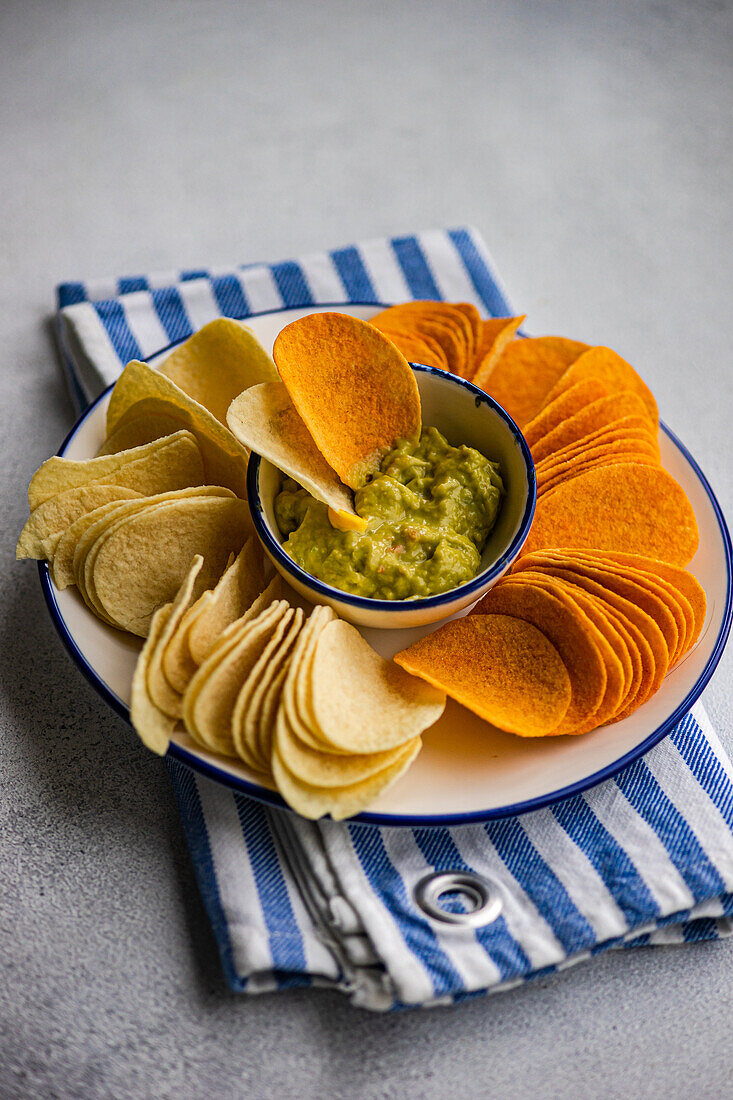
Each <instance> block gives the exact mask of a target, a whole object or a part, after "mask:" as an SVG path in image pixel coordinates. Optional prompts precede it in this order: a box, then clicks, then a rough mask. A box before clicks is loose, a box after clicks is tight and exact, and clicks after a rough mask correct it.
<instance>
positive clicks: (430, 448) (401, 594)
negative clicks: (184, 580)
mask: <svg viewBox="0 0 733 1100" xmlns="http://www.w3.org/2000/svg"><path fill="white" fill-rule="evenodd" d="M503 495H504V485H503V482H502V479H501V474H500V472H499V466H498V463H496V462H491V461H489V459H488V458H486V457H485V456H484V455H482V454H481V453H480V452H479V451H477V450H475V449H474V448H473V447H466V446H460V447H452V446H451V445H450V444H449V443H448V441H447V440H446V439H445V437H444V436H442V435H441V434H440V432H439V431H438V430H437V429H436V428H423V430H422V433H421V435H420V440H419V442H417V443H415V442H414V441H410V440H406V441H403V442H400V443H398V444H397V446H395V447H394V448H393V450H391V451H390V452H389V453H388V454H387V455H386V456H385V457H384V459H383V460H382V463H381V466H380V471H379V473H377V474H375V476H374V477H373V478H372V479H371V481H369V482H368V483H367V484H366V485H365V486H363V488H361V489H358V490H357V491H356V492H355V494H354V506H355V510H356V512H357V513H358V515H360V516H362V517H363V518H364V519H366V520H368V525H367V529H366V530H365V531H363V532H360V531H342V530H337V529H336V528H335V527H333V526H332V524H331V522H330V520H329V518H328V508H327V507H326V505H325V504H322V503H321V502H320V501H317V500H315V499H314V498H313V497H312V496H311V495H310V494H309V493H307V492H306V491H305V489H302V488H300V487H299V486H298V485H297V483H296V482H295V481H293V480H292V479H290V478H287V479H285V480H284V482H283V486H282V489H281V490H280V492H279V493H278V495H277V497H276V499H275V518H276V521H277V525H278V527H279V529H280V533H281V535H282V536H283V538H284V540H285V541H284V544H283V549H285V550H286V551H287V553H288V554H289V555H290V557H291V558H292V559H293V560H294V561H295V562H296V563H297V564H298V565H300V566H301V568H303V569H305V570H306V572H307V573H310V574H311V576H313V577H316V578H318V579H319V580H321V581H324V582H325V583H326V584H330V585H332V586H333V587H334V588H340V589H341V590H342V591H344V592H350V593H352V594H353V595H357V596H364V597H367V598H370V599H377V600H409V599H420V598H423V597H425V596H434V595H437V594H438V593H439V592H447V591H449V589H451V588H456V587H457V586H458V585H461V584H464V583H465V582H466V581H469V580H471V578H472V577H475V576H476V574H477V573H478V572H479V570H480V567H481V554H482V552H483V549H484V547H485V545H486V542H487V540H488V537H489V534H490V532H491V530H492V528H493V526H494V524H495V522H496V517H497V515H498V512H499V507H500V505H501V501H502V497H503Z"/></svg>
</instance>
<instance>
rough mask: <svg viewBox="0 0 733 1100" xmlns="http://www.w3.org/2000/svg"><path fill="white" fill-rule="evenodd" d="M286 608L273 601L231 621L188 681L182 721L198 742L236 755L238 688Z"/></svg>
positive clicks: (280, 601) (282, 602) (213, 749)
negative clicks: (247, 618)
mask: <svg viewBox="0 0 733 1100" xmlns="http://www.w3.org/2000/svg"><path fill="white" fill-rule="evenodd" d="M288 610H289V604H288V603H287V601H285V600H277V601H275V602H274V603H272V604H270V606H269V607H266V608H265V610H264V611H262V612H261V613H260V614H259V615H258V616H257V617H256V618H254V619H251V620H250V621H248V622H246V623H241V622H240V623H237V624H233V625H232V626H231V627H230V628H229V631H230V632H231V633H229V632H227V633H225V635H224V636H223V637H222V639H221V641H220V642H219V643H218V644H217V645H216V646H215V647H214V649H213V650H212V651H211V653H210V654H209V656H208V657H207V658H206V660H205V661H204V663H203V664H202V665H201V667H200V668H199V670H198V672H197V673H196V675H195V676H194V677H193V679H192V680H191V683H190V684H189V686H188V689H187V691H186V694H185V696H184V699H183V721H184V723H185V726H186V729H187V730H188V732H189V733H190V735H191V737H193V738H194V739H195V740H196V741H198V742H199V744H201V745H203V746H204V747H205V748H207V749H210V750H211V751H213V752H219V753H222V754H223V755H224V756H236V755H237V753H236V749H235V747H234V741H233V738H232V714H233V711H234V705H235V703H236V700H237V695H238V694H239V690H240V688H241V686H242V684H243V683H244V681H245V680H246V678H247V676H248V675H249V673H250V672H251V671H252V669H253V668H254V666H255V664H256V663H257V660H258V659H259V657H260V654H261V653H262V652H263V651H264V649H265V647H266V645H267V643H268V641H269V640H270V638H271V637H272V635H273V633H274V632H275V630H276V628H277V624H278V622H279V621H280V619H281V618H282V617H283V616H284V615H285V613H286V612H287V611H288Z"/></svg>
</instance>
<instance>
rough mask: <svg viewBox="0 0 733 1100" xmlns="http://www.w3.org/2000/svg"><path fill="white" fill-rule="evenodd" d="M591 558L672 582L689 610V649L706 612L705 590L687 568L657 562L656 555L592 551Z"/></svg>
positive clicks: (694, 640)
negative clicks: (690, 624) (652, 556)
mask: <svg viewBox="0 0 733 1100" xmlns="http://www.w3.org/2000/svg"><path fill="white" fill-rule="evenodd" d="M593 557H594V559H596V560H598V561H610V562H613V563H614V564H615V565H620V566H622V567H627V568H629V569H636V570H641V571H642V572H645V573H649V574H651V575H652V576H654V577H658V578H660V579H661V580H663V581H666V582H667V583H668V584H671V585H673V587H674V588H676V589H677V591H678V592H679V593H680V595H681V596H683V597H684V598H685V600H686V601H687V603H688V604H689V606H690V609H691V611H692V616H693V626H692V630H691V631H690V634H689V637H688V639H687V646H686V649H687V650H689V649H691V648H692V646H693V645H694V644H695V642H696V641H697V639H698V638H699V637H700V632H701V630H702V628H703V624H704V622H705V615H706V612H707V600H706V597H705V589H704V588H703V587H702V585H701V584H700V582H699V580H698V579H697V577H695V576H694V575H693V574H692V573H690V572H689V571H688V570H687V569H680V568H679V567H678V566H676V565H670V564H669V563H668V562H663V561H659V560H658V559H656V558H650V557H646V556H644V555H641V554H627V553H623V552H621V551H616V552H615V553H614V552H610V551H607V550H594V551H593Z"/></svg>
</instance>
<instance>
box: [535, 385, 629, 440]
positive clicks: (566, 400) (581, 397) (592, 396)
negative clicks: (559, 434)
mask: <svg viewBox="0 0 733 1100" xmlns="http://www.w3.org/2000/svg"><path fill="white" fill-rule="evenodd" d="M608 392H609V391H608V389H607V387H606V386H604V385H603V383H602V382H599V381H598V379H597V378H586V379H584V380H583V381H582V382H576V383H575V385H574V386H571V387H570V388H569V389H567V390H564V391H563V393H561V394H559V395H558V396H557V397H556V398H555V400H554V401H551V402H550V404H549V405H545V407H544V408H543V409H542V410H541V411H540V412H538V413H537V415H536V416H535V417H533V418H532V419H531V420H530V421H529V423H527V424H525V426H524V428H523V429H522V434H523V435H524V438H525V439H526V440H527V443H528V444H529V446H530V449H531V448H532V447H534V445H535V444H536V443H537V442H538V440H540V439H542V437H543V436H545V435H547V434H548V433H549V432H551V431H553V430H554V429H555V428H557V427H558V425H559V424H562V423H563V422H564V421H565V420H568V419H569V418H570V417H571V416H574V415H575V413H577V412H580V410H581V409H584V408H585V406H586V405H590V404H591V402H593V401H597V400H598V398H599V397H606V395H607V394H608Z"/></svg>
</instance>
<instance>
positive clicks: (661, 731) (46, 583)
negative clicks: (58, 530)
mask: <svg viewBox="0 0 733 1100" xmlns="http://www.w3.org/2000/svg"><path fill="white" fill-rule="evenodd" d="M319 304H320V303H319ZM382 304H383V303H381V302H349V303H344V302H339V303H331V306H332V308H340V309H343V308H344V307H345V306H347V307H348V306H349V305H368V306H380V305H382ZM293 308H298V307H293ZM264 312H265V313H287V312H291V311H290V310H283V309H277V310H266V311H264ZM250 316H260V314H251V315H250ZM239 319H240V320H242V321H247V320H248V318H247V317H242V318H239ZM178 343H182V341H180V340H178V341H174V342H173V343H172V344H170V345H168V346H167V347H165V348H161V349H160V351H158V352H156V353H155V355H154V356H152V355H151V356H150V358H151V359H152V358H156V357H157V356H158V355H161V354H162V353H163V352H164V351H167V350H168V347H174V346H175V345H176V344H178ZM113 385H114V383H113V384H112V385H110V386H108V387H107V389H106V390H104V392H103V393H101V394H100V395H99V397H97V398H96V399H95V400H94V401H93V402H92V404H91V405H89V406H88V407H87V408H86V409H85V410H84V412H83V413H82V414H81V415H80V416H79V418H78V420H77V421H76V423H75V424H74V426H73V427H72V428H71V430H70V431H69V433H68V435H67V436H66V438H65V439H64V441H63V443H62V444H61V446H60V447H59V450H58V452H57V453H58V454H59V455H63V454H64V452H65V450H66V448H67V447H68V446H69V444H70V443H71V441H72V439H73V438H74V436H75V435H76V433H77V432H78V431H79V429H80V428H81V426H82V424H83V423H84V421H85V420H86V419H87V417H88V416H90V415H91V414H92V412H93V411H94V410H95V409H96V407H97V406H98V405H99V403H100V402H101V401H103V400H104V398H105V397H106V396H107V394H108V393H109V392H110V390H111V389H112V388H113ZM659 426H660V428H661V429H662V431H663V432H664V433H665V435H666V436H667V437H668V438H669V439H670V440H671V442H672V443H673V444H674V445H675V446H676V447H677V449H678V450H679V451H680V453H681V454H682V456H683V457H684V458H685V459H686V461H687V462H688V463H689V465H690V467H691V468H692V470H693V471H694V473H695V475H696V476H697V478H698V481H699V482H700V484H701V485H702V487H703V489H704V490H705V493H706V495H707V497H708V499H709V501H710V505H711V507H712V509H713V512H714V514H715V518H716V520H717V521H718V528H719V530H720V537H721V539H722V542H723V550H724V553H725V566H726V581H727V583H726V598H725V608H724V611H723V617H722V621H721V624H720V630H719V631H718V637H717V638H716V641H715V646H714V647H713V651H712V653H711V654H710V657H709V658H708V661H707V663H706V665H705V668H704V669H703V670H702V672H701V673H700V676H699V677H698V679H697V680H696V682H695V684H694V685H693V687H692V688H691V689H690V691H689V692H688V693H687V695H686V696H685V698H684V699H683V700H682V702H681V703H680V704H679V706H677V707H676V708H675V709H674V711H673V712H672V713H671V714H670V715H669V716H668V717H667V718H666V719H665V720H664V722H662V724H661V725H660V726H657V728H656V729H655V730H652V732H651V733H650V734H648V735H647V737H645V738H644V740H643V741H640V742H639V744H638V745H636V746H635V747H634V748H633V749H631V750H630V751H629V752H627V753H625V754H624V755H623V756H621V757H619V758H618V759H616V760H614V761H612V763H610V764H607V765H606V767H605V768H601V769H600V770H599V771H597V772H593V773H592V774H591V775H588V776H585V777H584V778H583V779H579V780H577V781H576V782H575V783H570V784H568V786H566V787H558V789H557V790H555V791H549V792H548V793H547V794H543V795H538V796H537V797H536V798H530V799H526V800H525V801H523V802H515V803H511V804H509V805H507V806H495V807H493V808H492V809H487V810H474V811H472V812H471V813H465V814H436V815H432V816H431V815H425V814H370V813H362V814H357V816H356V817H352V818H350V819H349V821H351V822H354V823H356V824H360V825H386V826H390V825H394V826H407V827H410V826H412V827H426V828H429V827H435V828H439V827H440V826H453V825H471V824H479V823H481V822H483V821H497V820H499V819H501V818H504V817H515V816H517V815H518V814H525V813H530V812H531V811H532V810H541V809H544V808H545V807H546V806H551V805H553V804H554V803H556V802H562V801H564V800H565V799H567V798H572V797H573V796H574V795H576V794H582V792H583V791H587V790H589V789H590V788H591V787H595V786H597V785H598V784H599V783H602V782H603V781H604V780H606V779H611V778H612V777H613V776H614V775H616V774H618V772H620V771H621V770H622V769H623V768H626V767H628V765H629V764H633V763H634V762H635V761H636V760H638V759H639V758H640V757H642V756H644V754H645V753H647V752H649V750H650V749H652V748H653V747H654V746H655V745H656V744H658V743H659V742H660V741H661V740H662V738H664V737H666V735H667V734H668V733H669V732H670V730H671V729H672V728H673V727H674V726H675V725H676V723H677V722H678V721H679V720H680V718H682V717H683V715H685V714H686V713H687V711H688V710H689V709H690V707H691V706H692V705H693V703H694V702H696V700H697V699H698V698H699V697H700V695H701V694H702V692H703V690H704V689H705V686H706V685H707V683H708V681H709V680H710V677H711V676H712V675H713V673H714V672H715V669H716V668H717V665H718V662H719V661H720V658H721V657H722V655H723V650H724V649H725V644H726V642H727V640H728V635H729V634H730V629H731V619H732V618H733V583H732V581H733V547H732V546H731V538H730V533H729V531H728V526H727V524H726V522H725V518H724V516H723V512H722V510H721V507H720V504H719V503H718V499H717V497H716V496H715V493H714V492H713V490H712V488H711V486H710V483H709V482H708V479H707V478H706V477H705V474H704V473H703V472H702V470H701V469H700V467H699V465H698V464H697V462H696V461H695V459H694V458H693V457H692V455H691V454H690V452H689V451H688V449H687V447H685V445H684V443H682V442H681V440H680V439H678V438H677V436H676V435H675V434H674V432H673V431H671V429H670V428H668V427H667V425H666V424H664V423H663V422H662V421H660V424H659ZM38 574H39V577H40V580H41V589H42V591H43V596H44V599H45V600H46V605H47V607H48V610H49V614H50V616H51V620H52V622H53V624H54V626H55V628H56V630H57V632H58V634H59V637H60V638H61V641H62V642H63V644H64V646H65V648H66V650H67V652H68V653H69V656H70V657H71V659H72V660H73V661H74V663H75V664H76V665H77V666H78V667H79V670H80V671H81V673H82V675H83V676H84V677H85V679H86V680H87V681H88V682H89V683H90V684H91V685H92V687H93V688H94V689H95V691H97V692H98V693H99V694H100V695H101V696H102V698H103V699H104V700H105V702H107V703H108V704H109V706H110V707H112V709H113V710H114V711H115V712H116V713H117V714H119V715H120V717H121V718H124V720H125V721H126V722H127V723H128V724H129V723H130V711H129V708H128V707H127V705H126V704H125V703H123V701H122V700H121V699H120V697H119V696H118V695H117V694H116V693H115V692H114V691H112V689H111V688H110V687H108V685H107V684H106V683H105V682H104V680H103V679H102V678H101V676H99V675H98V673H97V672H95V670H94V669H93V668H92V666H91V665H90V664H89V662H88V661H87V659H86V658H85V657H84V655H83V653H82V652H81V650H80V649H79V647H78V645H77V644H76V641H75V640H74V637H73V636H72V634H71V632H70V631H69V629H68V627H67V626H66V622H65V620H64V618H63V616H62V614H61V609H60V608H59V605H58V601H57V599H56V591H55V589H54V586H53V583H52V581H51V575H50V572H49V569H48V564H47V563H46V562H45V561H41V562H39V563H38ZM168 754H169V755H170V756H171V757H173V758H174V759H176V760H180V761H181V762H182V763H183V764H187V765H188V766H189V767H191V768H193V769H194V771H197V772H199V773H200V774H201V775H205V776H207V777H208V778H209V779H213V780H214V781H216V782H217V783H221V784H223V785H224V786H226V787H229V788H231V789H233V790H236V791H239V792H240V793H242V794H246V795H248V796H249V797H251V798H255V799H257V800H258V801H259V802H265V803H267V804H269V805H271V806H277V807H279V808H281V809H289V807H288V805H287V803H286V802H285V801H284V800H283V799H282V798H281V797H280V795H278V794H276V793H275V792H274V791H268V790H267V789H266V788H264V787H260V786H258V785H257V784H255V783H250V782H249V781H248V780H246V779H239V778H238V777H237V776H233V775H231V774H229V773H228V772H225V771H222V769H221V768H217V767H216V766H215V765H213V764H209V763H208V761H205V760H202V759H201V758H200V757H198V756H196V755H195V754H194V753H192V752H189V750H188V749H184V748H182V747H181V746H180V745H176V744H175V743H174V742H171V744H170V747H169V749H168ZM291 812H292V811H291Z"/></svg>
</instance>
